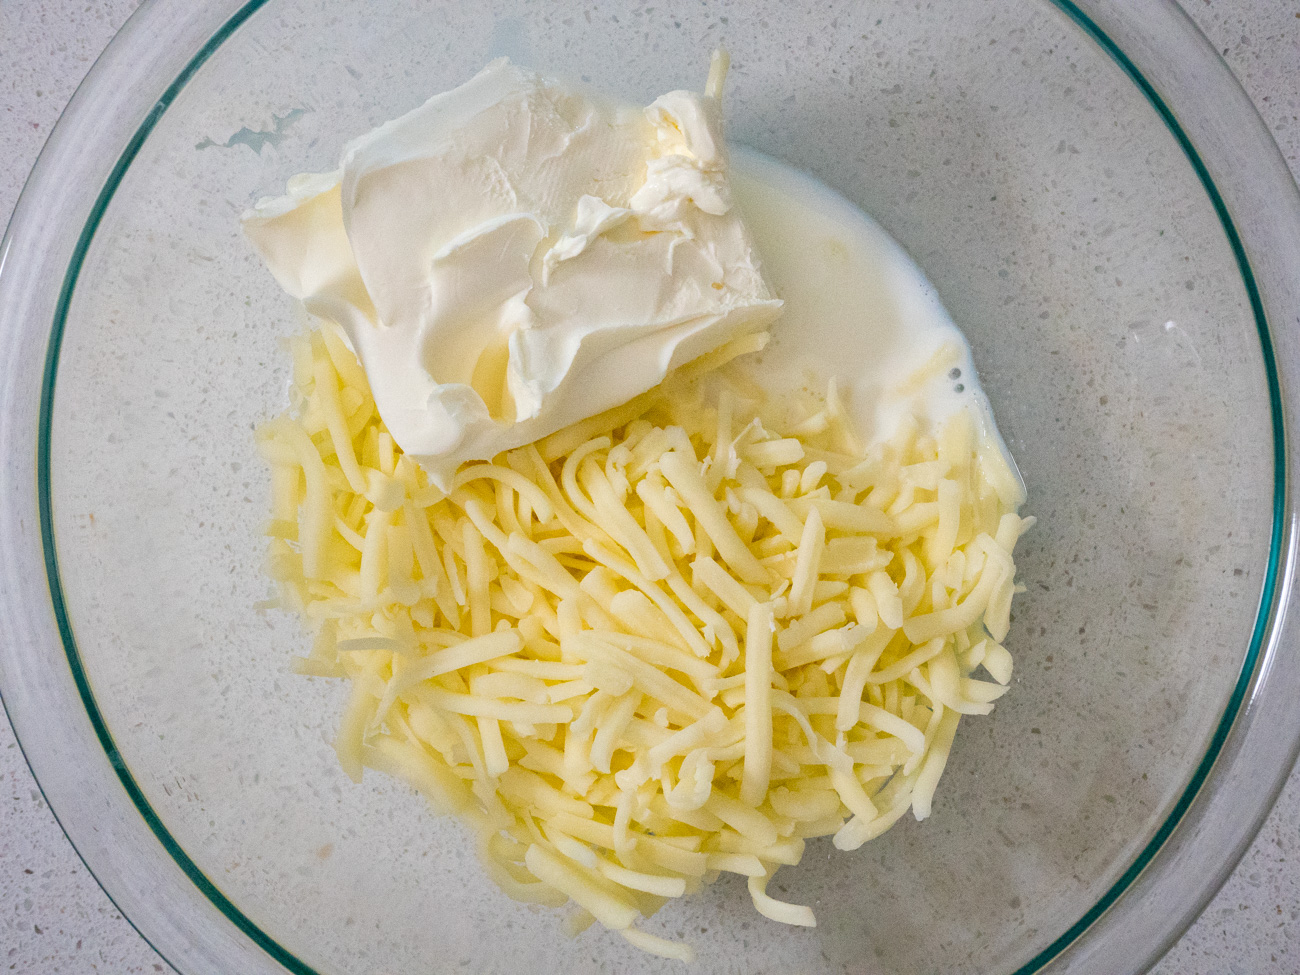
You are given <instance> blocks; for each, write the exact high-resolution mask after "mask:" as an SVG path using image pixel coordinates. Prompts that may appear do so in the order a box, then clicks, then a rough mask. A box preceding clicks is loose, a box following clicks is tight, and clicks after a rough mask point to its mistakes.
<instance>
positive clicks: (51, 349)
mask: <svg viewBox="0 0 1300 975" xmlns="http://www.w3.org/2000/svg"><path fill="white" fill-rule="evenodd" d="M266 3H267V0H249V2H248V3H246V4H245V5H244V6H242V7H241V8H240V9H239V10H238V11H236V12H235V14H234V15H233V16H232V17H231V18H230V19H229V20H227V21H226V22H225V23H224V24H222V25H221V28H220V29H219V30H217V32H216V33H215V34H213V35H212V37H210V38H209V39H208V40H207V42H206V43H204V45H203V46H202V47H201V48H199V50H198V51H197V52H196V53H195V55H194V57H192V58H191V59H190V60H189V62H187V63H186V65H185V67H184V68H182V69H181V72H180V74H179V75H177V76H176V78H175V80H173V81H172V83H171V84H170V85H168V86H167V90H166V91H165V92H164V93H163V95H162V97H161V98H159V99H158V101H157V102H156V103H155V104H154V106H153V108H151V109H150V110H149V113H148V114H147V115H146V116H145V117H144V120H143V121H142V122H141V123H140V125H139V127H138V128H137V129H136V131H135V134H134V135H132V137H131V140H130V141H129V142H128V143H127V145H126V148H125V149H124V150H123V152H122V154H121V156H119V157H118V160H117V162H116V163H115V164H114V166H113V169H112V170H111V171H110V172H109V175H108V178H107V179H106V180H105V181H104V186H103V188H102V189H101V190H100V192H99V195H98V196H97V197H96V198H95V203H94V206H93V207H92V208H91V211H90V216H89V217H88V218H87V220H86V224H85V226H84V227H83V228H82V231H81V234H80V236H79V237H78V238H77V244H76V246H75V248H74V249H73V252H72V259H71V260H70V261H69V262H68V271H67V274H66V275H65V276H64V279H63V285H62V287H61V288H60V290H59V298H58V303H57V304H56V305H55V309H54V322H53V325H52V328H51V330H50V342H49V346H48V348H47V349H46V353H45V368H44V372H43V374H42V378H41V404H40V415H39V419H38V421H37V422H38V427H37V431H38V432H37V444H36V482H37V507H38V511H39V518H40V525H41V547H42V549H43V551H44V555H45V573H46V576H47V581H48V583H49V587H50V601H51V603H52V605H53V609H54V616H55V620H56V621H57V624H58V629H59V636H60V637H61V638H62V640H63V648H64V651H65V653H66V655H67V658H68V665H69V667H70V668H71V670H72V678H73V680H74V682H75V683H76V686H77V692H78V694H79V695H80V697H81V702H82V705H83V706H84V707H85V709H86V714H87V716H88V717H89V718H90V723H91V726H92V727H93V728H94V731H95V736H96V737H97V738H98V739H99V743H100V746H101V747H102V748H103V749H104V752H105V754H106V755H107V757H108V760H109V762H110V764H111V765H112V766H113V770H114V771H115V772H116V773H117V777H118V780H119V781H120V782H121V783H122V787H123V788H124V789H125V790H126V793H127V795H128V796H129V797H130V799H131V802H132V803H133V804H134V805H135V807H136V810H137V811H138V812H139V813H140V815H141V817H143V819H144V821H145V823H146V825H148V827H149V829H150V831H151V832H152V833H153V834H154V836H155V837H157V838H158V841H159V842H160V843H161V844H162V845H163V849H165V850H166V851H167V853H168V855H169V856H170V857H171V858H172V860H173V861H175V863H176V865H177V866H179V867H180V868H181V870H182V871H183V872H184V874H185V876H186V877H188V878H189V879H190V881H191V882H192V883H193V884H194V885H195V886H196V887H198V889H199V891H200V892H201V893H202V894H203V896H205V897H206V898H207V899H208V900H209V901H210V902H211V903H212V904H213V906H215V907H216V908H217V910H219V911H220V912H221V913H222V914H223V915H225V917H226V918H227V919H228V920H229V921H230V922H231V923H233V924H234V925H235V926H236V927H237V928H239V930H240V931H242V932H243V933H244V934H245V935H247V936H248V937H249V938H250V939H251V940H252V941H253V943H254V944H256V945H257V946H258V947H259V948H261V949H262V950H263V951H265V952H266V953H267V954H268V955H270V956H271V958H273V959H274V960H275V961H276V962H278V963H279V964H280V965H282V966H284V968H286V969H288V970H289V971H290V972H292V973H293V975H319V973H318V972H317V971H316V970H315V969H314V968H311V967H310V966H308V965H306V964H304V963H303V962H302V961H300V960H299V959H298V958H297V957H295V956H294V955H293V954H292V953H291V952H290V951H288V950H287V949H285V948H284V947H283V946H281V945H280V944H279V943H278V942H277V941H276V940H275V939H274V938H272V937H270V936H269V935H268V934H266V932H264V931H263V930H262V929H261V928H259V927H258V926H257V925H256V924H255V923H254V922H253V921H252V920H251V919H250V918H249V917H248V916H247V915H245V914H244V913H243V912H242V911H241V910H240V909H239V908H238V907H236V906H235V905H234V904H233V903H232V902H231V901H230V899H229V898H228V897H226V895H225V894H223V893H222V892H221V891H220V890H219V889H218V888H217V886H216V885H215V884H214V883H213V882H212V881H211V880H209V879H208V877H207V876H206V875H205V874H204V873H203V871H202V870H200V869H199V867H198V865H197V864H196V863H195V862H194V861H193V860H192V859H190V857H189V855H188V854H187V853H186V852H185V851H184V850H183V849H182V848H181V846H180V844H179V843H177V842H176V839H175V838H174V837H173V836H172V835H171V833H169V832H168V831H167V827H166V826H164V825H163V822H162V820H161V819H160V818H159V816H158V814H157V813H156V812H154V809H153V807H152V806H151V805H150V804H149V800H148V799H146V798H145V795H144V793H143V792H142V791H141V789H140V786H139V784H138V783H137V782H136V781H135V777H134V776H133V775H132V774H131V772H130V770H129V769H128V768H127V765H126V761H125V760H124V759H123V757H122V754H121V753H120V752H119V751H118V748H117V744H116V743H115V742H114V741H113V736H112V734H111V733H110V732H109V730H108V726H107V724H106V723H105V722H104V717H103V715H102V714H101V713H100V711H99V706H98V704H96V702H95V697H94V694H93V693H92V692H91V690H90V683H89V681H88V680H87V678H86V672H85V669H84V668H83V667H82V664H81V654H80V652H79V651H78V649H77V644H76V639H75V637H74V636H73V633H72V623H71V620H70V619H69V617H68V612H67V605H66V603H65V601H64V597H63V582H62V579H61V577H60V574H59V564H58V554H57V552H56V550H55V546H54V525H53V518H52V505H51V497H50V442H51V428H52V425H53V406H54V386H55V381H56V379H57V373H58V366H59V350H60V347H61V345H62V343H63V333H64V330H65V328H66V326H67V317H68V309H69V307H70V306H71V304H72V296H73V292H74V291H75V289H76V285H77V278H78V277H79V276H80V274H81V268H82V265H83V263H84V261H85V258H86V253H87V252H88V251H89V249H90V244H91V241H92V240H93V239H94V236H95V232H96V231H97V230H98V229H99V224H100V221H101V220H102V219H103V217H104V213H105V211H107V209H108V205H109V203H110V202H111V201H112V199H113V194H114V193H115V192H117V187H118V186H119V185H120V183H121V181H122V178H123V176H125V175H126V171H127V169H129V168H130V166H131V163H132V162H133V161H134V160H135V157H136V155H137V153H139V151H140V147H141V146H142V145H143V144H144V141H145V139H147V138H148V137H149V134H150V133H151V132H152V131H153V129H154V127H155V126H156V125H157V124H158V121H159V119H161V118H162V116H163V115H164V113H166V111H167V109H168V108H170V107H171V105H172V103H173V102H174V101H175V100H176V97H177V96H178V95H179V94H180V93H181V91H182V89H184V87H185V86H186V85H187V84H188V83H189V81H190V79H191V78H193V77H194V75H195V74H196V73H197V72H198V70H199V69H200V68H201V67H202V66H203V65H204V64H205V63H206V62H207V61H208V59H209V58H211V57H212V55H213V54H214V53H215V52H216V50H217V49H218V48H219V47H221V45H222V44H224V43H225V42H226V40H227V39H228V38H229V37H230V35H231V34H233V33H234V32H235V31H236V30H238V29H239V28H240V27H241V26H242V25H243V24H244V23H245V22H246V21H247V20H248V18H249V17H251V16H252V15H253V14H254V13H256V12H257V10H258V9H260V8H261V7H263V6H264V5H265V4H266ZM51 808H53V807H51ZM69 839H71V837H69ZM73 846H74V847H75V846H76V844H75V843H74V844H73ZM87 869H89V864H87ZM92 874H93V871H92ZM101 886H102V885H101ZM105 892H106V893H107V891H105ZM111 899H112V898H111V895H110V900H111ZM114 906H116V902H114ZM121 913H122V916H123V917H127V920H128V921H131V919H130V918H129V917H128V916H127V914H126V912H121ZM131 925H132V927H135V928H136V931H138V932H139V934H140V936H141V937H142V938H144V939H145V941H146V942H148V943H149V945H150V947H152V948H153V949H154V950H155V951H158V953H159V954H160V955H162V954H163V953H162V952H161V951H159V949H158V946H157V945H155V944H154V943H153V942H152V941H150V940H149V938H148V936H147V935H145V933H144V932H143V931H140V929H139V927H137V926H136V925H135V922H134V921H131ZM165 957H166V956H164V958H165ZM169 963H170V962H169Z"/></svg>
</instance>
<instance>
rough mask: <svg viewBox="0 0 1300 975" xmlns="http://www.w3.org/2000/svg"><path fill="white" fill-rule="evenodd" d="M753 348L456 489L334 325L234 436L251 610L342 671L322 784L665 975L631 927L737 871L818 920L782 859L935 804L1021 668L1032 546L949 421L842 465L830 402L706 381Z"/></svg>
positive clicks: (753, 342)
mask: <svg viewBox="0 0 1300 975" xmlns="http://www.w3.org/2000/svg"><path fill="white" fill-rule="evenodd" d="M761 345H762V341H761V340H759V339H755V338H752V337H749V338H746V339H744V340H741V341H740V342H739V343H737V344H734V347H727V348H725V349H724V350H722V351H720V352H719V353H718V354H715V355H712V356H711V357H709V359H708V362H706V363H703V364H702V365H701V366H699V367H692V368H691V369H689V370H685V371H683V372H682V373H681V374H679V375H678V376H677V377H676V378H674V379H670V380H669V381H668V382H667V383H665V384H664V385H663V386H662V387H660V388H658V389H657V390H653V391H651V392H650V393H648V394H644V395H643V396H640V397H638V398H637V399H636V400H635V401H633V403H631V404H629V405H628V406H627V407H623V408H620V409H618V410H615V411H611V412H610V413H608V414H605V415H602V416H601V417H596V418H593V419H592V420H590V421H584V423H582V424H578V425H576V426H575V427H572V428H569V429H566V430H562V431H560V432H558V433H556V434H553V435H552V436H551V437H548V438H547V439H546V440H545V441H543V442H541V443H540V444H537V445H532V446H528V447H523V448H520V449H519V450H515V451H511V452H509V453H508V454H505V455H502V456H501V457H498V458H495V459H494V460H493V461H491V462H490V463H474V464H471V465H466V466H465V467H464V468H462V470H461V471H460V472H459V473H458V474H457V476H456V478H455V479H454V481H453V482H452V484H451V492H450V493H449V494H444V493H443V492H441V491H439V490H438V489H437V488H435V487H433V486H431V485H429V484H428V483H427V481H426V479H425V477H424V475H423V473H422V472H421V471H420V470H419V468H418V467H416V466H415V465H414V464H413V463H411V462H410V460H409V458H407V457H405V456H404V455H403V454H402V452H401V450H400V448H398V447H397V445H396V444H395V443H394V442H393V439H392V437H391V436H390V435H389V434H388V431H387V430H386V429H384V427H383V424H382V422H381V420H380V419H379V416H378V413H377V411H376V410H375V407H374V401H373V398H372V397H371V395H370V390H369V388H368V387H367V385H366V381H365V376H364V373H363V372H362V370H361V369H360V368H359V366H358V365H357V363H356V361H355V358H354V357H353V356H352V354H351V352H350V351H349V350H348V348H347V346H346V345H345V344H344V343H343V341H342V339H341V338H340V337H339V336H338V335H337V334H336V333H335V332H334V331H333V330H332V329H326V330H323V331H321V332H318V333H314V334H313V335H312V336H310V337H308V338H304V339H301V340H297V341H295V342H294V343H292V349H293V353H294V377H295V390H296V392H295V397H294V399H295V402H297V403H299V404H300V409H299V411H298V413H297V415H296V416H281V417H278V418H276V419H274V420H272V421H270V422H268V423H266V424H264V425H263V426H262V427H260V428H259V430H258V432H257V437H258V440H259V443H260V445H261V449H262V452H263V454H264V456H265V457H266V459H267V461H268V462H269V463H270V465H271V520H270V522H269V524H268V528H267V534H268V536H269V538H270V542H269V552H268V559H267V565H268V570H269V572H270V574H271V575H272V577H273V578H274V579H275V580H276V582H277V583H278V586H279V589H280V594H279V598H278V600H275V601H274V602H275V604H276V605H278V606H281V607H284V608H287V609H290V610H294V611H297V612H298V613H300V615H301V616H302V617H303V619H304V621H305V622H306V623H307V625H308V626H309V627H311V628H312V629H313V630H314V632H315V640H314V643H313V649H312V651H311V654H310V655H309V656H307V657H304V658H299V659H298V660H296V661H295V662H294V669H295V670H296V671H297V672H299V673H303V674H310V675H316V676H331V677H345V678H347V679H348V680H350V681H351V683H352V689H351V694H350V696H349V699H348V703H347V706H346V708H345V710H344V713H343V715H342V720H341V722H340V727H339V732H338V737H337V739H336V750H337V752H338V756H339V761H340V764H341V765H342V767H343V769H344V770H345V771H346V772H347V773H348V774H349V775H350V776H352V777H353V778H355V779H359V778H360V777H361V775H362V771H363V769H364V768H367V767H368V768H372V769H375V770H377V771H380V772H383V773H385V774H390V775H394V776H397V777H399V778H402V779H404V780H406V781H407V782H408V783H410V784H411V785H412V786H413V787H414V788H416V789H417V790H419V791H420V792H421V793H422V794H423V795H424V796H425V797H426V798H427V799H428V800H429V802H430V803H431V805H432V806H433V807H434V808H435V809H437V810H438V811H440V812H449V813H452V814H455V815H457V816H459V817H461V818H462V819H463V820H464V821H465V822H466V823H467V824H468V825H469V827H470V828H471V829H472V830H473V831H474V833H475V836H476V848H477V850H478V852H479V857H480V860H481V861H482V863H483V865H484V869H485V870H486V871H487V872H488V873H489V875H490V876H491V877H492V878H493V879H494V880H495V881H496V882H497V883H498V884H499V885H500V886H501V888H502V890H503V891H504V892H505V893H506V894H508V895H509V896H511V897H514V898H516V899H518V900H521V901H525V902H528V903H536V904H543V905H548V906H559V905H562V904H564V903H566V902H571V903H573V904H575V905H577V907H578V909H579V913H577V914H576V915H573V919H572V923H571V924H570V928H571V932H572V933H573V934H575V935H576V934H577V933H579V932H580V931H581V930H582V929H583V928H585V927H586V925H587V924H589V923H591V922H592V920H595V921H599V922H600V923H601V924H602V925H603V926H604V927H606V928H610V929H614V930H617V931H619V932H620V933H621V934H622V935H623V937H625V938H626V939H627V940H628V941H629V942H630V943H631V944H633V945H635V946H637V947H639V948H641V949H643V950H645V951H648V952H651V953H653V954H656V955H660V956H663V957H665V958H671V959H677V960H682V961H687V960H689V959H690V958H692V957H693V952H692V950H691V948H690V946H689V945H687V944H684V943H681V942H675V941H669V940H666V939H664V938H661V937H658V936H655V935H651V934H649V933H647V932H644V931H640V930H637V929H636V928H635V927H634V924H635V923H636V921H637V919H638V918H641V917H644V916H648V915H650V914H652V913H654V911H656V910H657V909H658V907H659V906H660V905H661V904H663V903H664V902H665V901H666V900H668V899H671V898H675V897H681V896H685V895H687V894H689V893H690V892H692V891H694V890H696V889H698V888H699V886H700V884H701V883H702V882H707V881H709V880H711V879H712V878H713V877H715V876H717V875H718V874H719V873H720V872H730V873H736V874H739V875H741V876H744V877H746V878H747V880H748V886H749V891H750V895H751V898H752V900H753V903H754V907H755V908H756V909H757V910H758V912H759V913H761V914H763V915H764V916H765V917H768V918H771V919H773V920H775V921H780V922H782V923H786V924H795V925H804V926H812V925H815V923H816V919H815V917H814V916H813V912H812V910H811V909H810V908H808V907H805V906H801V905H797V904H787V903H783V902H781V901H777V900H775V899H773V898H772V897H770V896H769V895H768V894H767V892H766V891H767V885H768V883H769V881H770V880H771V877H772V876H773V874H774V873H775V872H776V870H777V869H778V868H779V867H780V866H783V865H793V864H796V863H798V862H799V860H800V858H801V857H802V855H803V850H804V841H805V839H807V838H812V837H817V836H833V837H834V841H833V842H834V845H835V846H836V847H837V848H840V849H855V848H857V847H858V846H860V845H861V844H862V843H864V842H866V841H868V840H869V839H871V838H873V837H875V836H878V835H880V834H881V833H883V832H884V831H885V830H886V829H888V828H889V827H890V826H891V825H892V824H893V823H894V822H896V821H897V820H898V819H899V818H900V817H901V816H902V815H903V814H904V813H905V812H907V811H908V810H911V811H912V812H913V814H914V815H915V816H916V818H917V819H924V818H925V817H926V816H928V815H929V814H930V812H931V809H932V806H933V802H934V796H935V794H936V788H937V786H938V784H939V780H940V777H941V774H942V772H943V770H944V767H945V765H946V763H947V760H948V755H949V753H950V750H951V747H952V743H953V739H954V736H955V735H956V733H957V727H958V723H959V721H960V720H961V718H962V716H963V715H974V714H985V713H988V711H990V710H992V708H993V707H994V702H995V701H996V700H997V699H998V698H999V697H1001V695H1002V694H1003V693H1005V691H1006V690H1007V685H1008V684H1009V682H1010V680H1011V676H1012V660H1011V655H1010V653H1008V651H1007V650H1006V648H1005V647H1004V646H1003V643H1002V641H1003V639H1004V638H1005V636H1006V633H1007V629H1008V627H1009V625H1010V607H1011V600H1012V597H1013V595H1014V593H1015V592H1016V591H1017V588H1016V583H1015V563H1014V560H1013V558H1012V549H1013V547H1014V546H1015V544H1016V541H1017V540H1018V539H1019V537H1020V536H1021V534H1023V532H1024V531H1025V530H1026V529H1027V528H1028V527H1029V526H1030V525H1031V524H1032V519H1022V518H1020V517H1019V515H1018V514H1017V513H1016V509H1017V508H1018V507H1019V505H1020V503H1021V502H1022V500H1023V498H1022V496H1021V490H1020V487H1019V484H1018V482H1017V481H1016V479H1015V476H1014V473H1013V472H1012V471H1011V469H1010V467H1009V466H1008V465H1007V463H1006V461H1005V460H1004V458H1003V456H1002V454H1001V452H1000V451H999V450H998V449H997V447H996V445H993V444H990V443H987V442H984V441H981V440H978V439H977V437H976V434H975V431H974V426H973V424H972V423H971V422H970V420H969V418H968V417H966V416H965V415H964V414H959V415H958V416H957V417H954V418H953V419H952V420H951V421H949V422H948V424H947V425H946V426H945V427H944V428H943V429H940V430H937V431H934V435H933V436H929V435H926V433H925V432H924V431H922V430H921V429H920V427H919V425H918V424H916V423H909V424H905V425H904V426H903V428H902V429H901V431H900V432H899V433H898V435H897V436H896V437H895V438H893V439H892V440H890V441H889V442H887V443H883V444H879V445H876V446H874V447H872V448H871V449H870V450H869V451H867V452H865V453H864V452H863V449H862V447H861V445H860V441H859V440H858V438H857V437H856V435H855V434H854V433H853V431H852V430H851V429H849V427H848V424H847V422H846V419H845V416H844V411H843V408H842V406H841V405H840V402H839V398H838V393H837V391H836V389H835V387H834V384H833V383H832V384H831V388H830V389H829V390H828V392H827V394H826V396H825V398H824V400H822V401H819V402H816V403H806V404H804V405H803V407H801V409H803V412H802V413H800V414H799V416H798V417H796V418H795V419H794V420H790V421H781V419H780V417H778V416H777V415H776V413H777V411H775V410H774V409H772V408H771V406H770V404H767V403H765V402H764V401H763V400H762V395H763V394H762V391H761V389H759V388H758V387H757V386H756V384H753V383H751V382H748V381H746V380H744V379H743V378H735V379H734V381H731V382H730V384H728V381H727V380H725V379H724V378H723V374H722V373H715V374H713V375H712V376H704V375H703V374H704V372H705V370H706V368H708V367H717V366H719V365H720V364H725V363H726V362H728V361H730V360H731V359H734V358H735V356H737V355H739V354H742V353H743V352H746V351H752V350H753V349H755V348H760V347H761ZM946 361H947V360H946V359H943V358H942V356H940V357H938V358H936V360H935V362H934V363H930V364H928V365H927V369H931V370H932V369H934V368H939V367H941V366H942V365H943V363H944V362H946ZM724 373H725V370H724ZM913 381H915V377H912V378H911V379H909V380H907V382H913ZM786 412H789V411H786ZM981 667H982V668H983V670H984V671H985V672H986V674H987V676H988V677H989V678H991V680H985V679H981V678H979V677H977V676H976V671H977V670H978V669H979V668H981Z"/></svg>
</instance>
